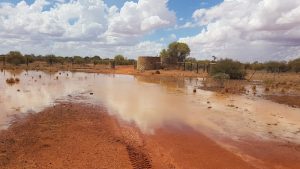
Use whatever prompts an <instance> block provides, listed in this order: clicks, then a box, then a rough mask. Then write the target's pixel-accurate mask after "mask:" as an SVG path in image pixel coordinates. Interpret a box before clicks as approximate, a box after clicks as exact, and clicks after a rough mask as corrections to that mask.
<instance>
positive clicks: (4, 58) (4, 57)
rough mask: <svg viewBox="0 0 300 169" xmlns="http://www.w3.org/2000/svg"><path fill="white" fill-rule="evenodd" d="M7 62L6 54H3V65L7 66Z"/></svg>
mask: <svg viewBox="0 0 300 169" xmlns="http://www.w3.org/2000/svg"><path fill="white" fill-rule="evenodd" d="M5 62H6V56H3V67H5V64H6V63H5Z"/></svg>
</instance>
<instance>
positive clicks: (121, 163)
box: [0, 103, 254, 169]
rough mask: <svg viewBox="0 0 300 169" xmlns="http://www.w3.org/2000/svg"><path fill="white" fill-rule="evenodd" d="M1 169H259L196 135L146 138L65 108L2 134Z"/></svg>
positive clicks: (100, 116)
mask: <svg viewBox="0 0 300 169" xmlns="http://www.w3.org/2000/svg"><path fill="white" fill-rule="evenodd" d="M0 168H1V169H11V168H14V169H21V168H22V169H23V168H28V169H31V168H32V169H48V168H51V169H52V168H53V169H54V168H55V169H56V168H62V169H69V168H70V169H71V168H72V169H76V168H78V169H99V168H120V169H126V168H134V169H143V168H145V169H147V168H159V169H163V168H189V169H193V168H195V169H196V168H197V169H198V168H205V169H216V168H218V169H221V168H230V169H235V168H236V169H241V168H243V169H248V168H254V167H253V165H252V164H250V163H248V162H245V161H244V160H242V159H241V158H240V157H239V156H237V155H235V154H234V153H232V152H230V151H227V150H225V149H224V148H222V147H221V146H219V145H218V144H216V143H215V142H214V141H212V140H211V139H209V138H207V137H206V136H204V135H202V134H199V133H196V132H194V131H192V130H184V131H183V130H180V129H170V130H168V129H160V130H158V131H157V132H156V133H155V134H154V135H144V134H142V133H141V132H140V131H139V130H138V129H137V128H135V127H134V126H133V125H129V124H124V123H123V122H121V123H119V122H118V120H116V118H114V117H111V116H109V115H107V113H106V110H105V109H104V108H101V107H95V106H92V105H83V104H74V103H62V104H59V105H57V106H54V107H51V108H48V109H46V110H44V111H43V112H40V113H38V114H31V115H28V116H27V117H26V118H17V119H16V120H15V122H13V124H12V125H11V127H10V128H9V129H8V130H4V131H1V132H0Z"/></svg>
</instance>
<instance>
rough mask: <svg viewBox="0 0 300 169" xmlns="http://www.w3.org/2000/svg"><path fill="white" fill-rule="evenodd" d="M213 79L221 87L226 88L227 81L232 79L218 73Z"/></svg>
mask: <svg viewBox="0 0 300 169" xmlns="http://www.w3.org/2000/svg"><path fill="white" fill-rule="evenodd" d="M213 79H214V80H215V81H217V82H218V83H219V86H220V87H224V82H225V80H228V79H230V76H229V75H228V74H226V73H217V74H215V75H213Z"/></svg>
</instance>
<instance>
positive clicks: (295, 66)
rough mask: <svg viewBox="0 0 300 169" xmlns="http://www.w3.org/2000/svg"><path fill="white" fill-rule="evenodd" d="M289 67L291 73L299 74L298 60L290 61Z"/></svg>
mask: <svg viewBox="0 0 300 169" xmlns="http://www.w3.org/2000/svg"><path fill="white" fill-rule="evenodd" d="M289 66H290V68H291V69H292V71H294V72H297V73H299V72H300V58H298V59H295V60H292V61H290V62H289Z"/></svg>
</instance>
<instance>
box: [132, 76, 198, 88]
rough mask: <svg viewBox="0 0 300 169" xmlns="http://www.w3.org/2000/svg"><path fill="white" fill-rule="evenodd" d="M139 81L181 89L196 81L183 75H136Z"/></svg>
mask: <svg viewBox="0 0 300 169" xmlns="http://www.w3.org/2000/svg"><path fill="white" fill-rule="evenodd" d="M135 78H136V79H137V80H138V81H140V82H146V83H154V84H160V85H161V86H163V87H166V88H167V89H168V90H174V89H183V88H185V87H186V86H189V85H194V84H195V83H196V81H197V79H195V78H184V77H153V76H136V77H135Z"/></svg>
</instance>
